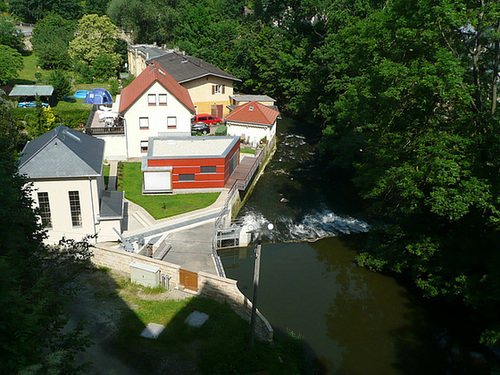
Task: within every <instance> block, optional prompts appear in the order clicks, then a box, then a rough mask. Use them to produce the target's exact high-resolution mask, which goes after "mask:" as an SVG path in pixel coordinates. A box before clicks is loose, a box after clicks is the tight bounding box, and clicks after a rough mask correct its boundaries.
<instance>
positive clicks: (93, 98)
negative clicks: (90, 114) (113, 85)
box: [83, 89, 113, 104]
mask: <svg viewBox="0 0 500 375" xmlns="http://www.w3.org/2000/svg"><path fill="white" fill-rule="evenodd" d="M83 102H84V103H88V104H110V103H113V98H112V97H111V94H110V93H109V92H108V91H107V90H105V89H93V90H91V91H89V92H88V94H87V96H86V97H85V100H84V101H83Z"/></svg>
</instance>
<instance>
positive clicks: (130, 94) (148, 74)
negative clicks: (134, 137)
mask: <svg viewBox="0 0 500 375" xmlns="http://www.w3.org/2000/svg"><path fill="white" fill-rule="evenodd" d="M156 81H158V82H159V83H160V84H161V85H162V86H163V87H165V89H166V90H168V91H169V92H170V93H171V94H172V95H174V96H175V97H176V98H177V99H178V100H179V101H180V102H181V103H182V104H184V106H185V107H186V108H187V109H189V110H190V111H192V112H195V108H194V104H193V101H192V100H191V97H190V96H189V93H188V91H187V90H186V89H185V88H184V87H182V86H181V85H179V84H178V83H177V81H176V80H175V79H173V78H172V76H171V75H169V74H168V73H167V72H165V71H164V70H163V69H162V68H161V67H160V65H158V63H157V62H156V61H153V63H152V64H151V65H148V66H147V67H146V69H144V70H143V71H142V73H141V74H139V76H138V77H137V78H136V79H134V80H133V81H132V83H131V84H130V85H128V86H127V87H125V88H124V89H123V90H122V92H121V99H120V113H122V112H124V111H126V110H127V109H128V108H129V107H130V106H131V105H132V104H133V103H134V102H135V101H136V100H137V99H138V98H139V97H140V96H141V95H142V94H143V93H144V91H146V90H147V89H148V88H149V87H151V85H152V84H153V83H154V82H156Z"/></svg>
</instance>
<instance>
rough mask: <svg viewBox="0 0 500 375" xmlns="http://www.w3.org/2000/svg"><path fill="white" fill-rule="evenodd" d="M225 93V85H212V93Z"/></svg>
mask: <svg viewBox="0 0 500 375" xmlns="http://www.w3.org/2000/svg"><path fill="white" fill-rule="evenodd" d="M225 93H226V85H212V95H219V94H225Z"/></svg>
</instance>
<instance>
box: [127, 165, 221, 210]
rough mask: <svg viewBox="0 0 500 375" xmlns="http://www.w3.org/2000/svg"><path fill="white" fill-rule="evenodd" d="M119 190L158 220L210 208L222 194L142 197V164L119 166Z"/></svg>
mask: <svg viewBox="0 0 500 375" xmlns="http://www.w3.org/2000/svg"><path fill="white" fill-rule="evenodd" d="M118 190H122V191H125V198H127V199H130V200H131V201H132V202H134V203H136V204H138V205H139V206H141V207H143V208H144V209H146V211H148V212H149V213H150V214H151V215H152V216H153V217H154V218H155V219H156V220H158V219H163V218H166V217H171V216H175V215H180V214H183V213H185V212H191V211H194V210H199V209H200V208H205V207H208V206H210V205H211V204H212V203H214V202H215V201H216V200H217V197H218V196H219V194H220V193H193V194H175V195H173V194H163V195H142V172H141V163H120V164H119V165H118Z"/></svg>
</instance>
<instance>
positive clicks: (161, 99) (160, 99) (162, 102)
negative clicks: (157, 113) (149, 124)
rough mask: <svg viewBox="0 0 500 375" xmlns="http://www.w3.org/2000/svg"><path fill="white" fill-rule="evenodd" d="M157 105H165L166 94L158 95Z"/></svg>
mask: <svg viewBox="0 0 500 375" xmlns="http://www.w3.org/2000/svg"><path fill="white" fill-rule="evenodd" d="M158 105H167V94H158Z"/></svg>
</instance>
